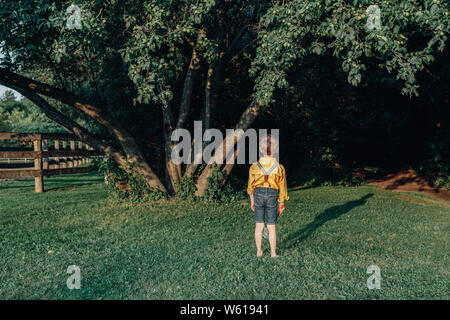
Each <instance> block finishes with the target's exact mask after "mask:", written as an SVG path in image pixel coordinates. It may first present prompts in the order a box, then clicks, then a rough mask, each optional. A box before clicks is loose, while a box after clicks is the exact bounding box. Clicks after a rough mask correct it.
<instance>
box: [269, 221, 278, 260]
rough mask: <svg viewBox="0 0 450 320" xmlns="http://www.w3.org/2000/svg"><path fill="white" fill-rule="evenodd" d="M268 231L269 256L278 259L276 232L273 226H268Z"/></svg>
mask: <svg viewBox="0 0 450 320" xmlns="http://www.w3.org/2000/svg"><path fill="white" fill-rule="evenodd" d="M267 229H269V243H270V255H271V256H272V257H274V258H275V257H278V255H277V230H276V225H275V224H268V225H267Z"/></svg>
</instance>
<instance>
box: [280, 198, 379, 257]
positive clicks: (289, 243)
mask: <svg viewBox="0 0 450 320" xmlns="http://www.w3.org/2000/svg"><path fill="white" fill-rule="evenodd" d="M373 195H374V194H373V193H368V194H366V195H365V196H364V197H362V198H361V199H358V200H353V201H349V202H347V203H345V204H343V205H339V206H334V207H331V208H328V209H326V210H325V211H323V212H322V213H320V214H319V215H317V216H316V217H315V218H314V221H312V222H311V223H309V224H308V225H307V226H305V227H304V228H302V229H300V230H298V231H297V232H295V233H294V234H292V235H290V236H289V237H288V238H287V239H285V240H284V241H283V242H282V243H281V244H280V247H281V248H283V249H290V248H292V247H294V246H295V244H296V243H297V242H298V241H301V240H304V239H306V238H308V237H309V236H310V235H311V234H312V233H313V232H314V231H315V230H317V229H318V228H320V227H321V226H322V225H323V224H325V222H327V221H330V220H333V219H337V218H338V217H340V216H341V215H343V214H345V213H347V212H349V211H350V210H352V209H353V208H355V207H358V206H362V205H364V204H365V203H366V201H367V200H368V199H369V198H371V197H372V196H373Z"/></svg>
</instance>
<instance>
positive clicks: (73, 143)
mask: <svg viewBox="0 0 450 320" xmlns="http://www.w3.org/2000/svg"><path fill="white" fill-rule="evenodd" d="M70 151H75V141H73V140H70ZM73 159H74V158H73V157H70V158H69V166H68V167H69V168H73V165H74V161H73Z"/></svg>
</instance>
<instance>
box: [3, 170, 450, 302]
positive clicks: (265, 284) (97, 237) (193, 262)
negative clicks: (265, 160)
mask: <svg viewBox="0 0 450 320" xmlns="http://www.w3.org/2000/svg"><path fill="white" fill-rule="evenodd" d="M45 182H46V189H47V190H49V191H48V192H45V193H44V194H36V193H34V192H33V190H34V184H33V181H32V180H26V181H16V182H0V248H1V256H0V284H1V285H0V298H1V299H12V298H16V299H41V298H42V299H122V298H126V299H410V298H412V299H449V298H450V294H449V290H448V288H449V284H450V283H449V278H450V277H449V276H450V273H449V265H450V264H449V262H450V261H449V255H448V252H450V250H449V249H450V246H449V234H450V232H449V231H450V230H449V229H450V228H449V221H450V219H449V215H450V209H449V206H448V202H444V201H440V200H434V199H432V198H430V197H427V196H421V195H414V194H408V195H405V194H400V193H394V192H390V191H384V190H379V189H377V188H375V187H373V186H361V187H354V188H353V187H350V188H343V187H323V188H311V189H299V190H296V191H291V192H290V196H291V200H289V201H288V202H287V205H286V207H287V210H286V212H285V213H284V214H283V215H282V216H281V217H280V219H279V225H278V235H279V253H280V254H281V257H280V258H278V259H272V258H270V257H269V249H268V244H267V242H266V241H264V248H265V256H264V257H263V258H262V259H258V258H256V257H255V254H256V252H255V248H254V242H253V228H254V225H253V215H252V212H251V211H250V209H249V205H248V203H247V202H246V201H241V202H235V203H224V204H217V203H207V204H204V203H198V202H197V203H195V202H193V203H189V202H183V203H181V202H176V201H165V200H163V201H161V202H158V203H153V204H140V205H131V204H126V203H118V202H116V201H112V200H108V198H107V194H106V190H105V188H104V185H103V184H102V179H101V178H100V177H96V176H91V175H73V176H58V177H54V178H50V179H46V180H45ZM371 264H375V265H378V266H379V267H380V269H381V276H382V282H381V289H380V290H369V289H368V288H367V286H366V280H367V278H368V277H369V275H368V274H366V270H367V267H368V266H369V265H371ZM69 265H78V266H79V267H80V269H81V275H82V280H81V285H82V287H81V289H80V290H69V289H68V288H67V286H66V280H67V278H68V277H69V274H66V270H67V267H68V266H69Z"/></svg>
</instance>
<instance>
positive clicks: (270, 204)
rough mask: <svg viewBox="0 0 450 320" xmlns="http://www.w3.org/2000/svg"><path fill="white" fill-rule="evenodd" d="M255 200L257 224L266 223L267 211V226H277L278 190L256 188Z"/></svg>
mask: <svg viewBox="0 0 450 320" xmlns="http://www.w3.org/2000/svg"><path fill="white" fill-rule="evenodd" d="M254 199H255V222H256V223H264V211H265V212H266V217H267V224H276V223H277V214H278V190H277V189H272V188H264V187H258V188H255V191H254Z"/></svg>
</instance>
